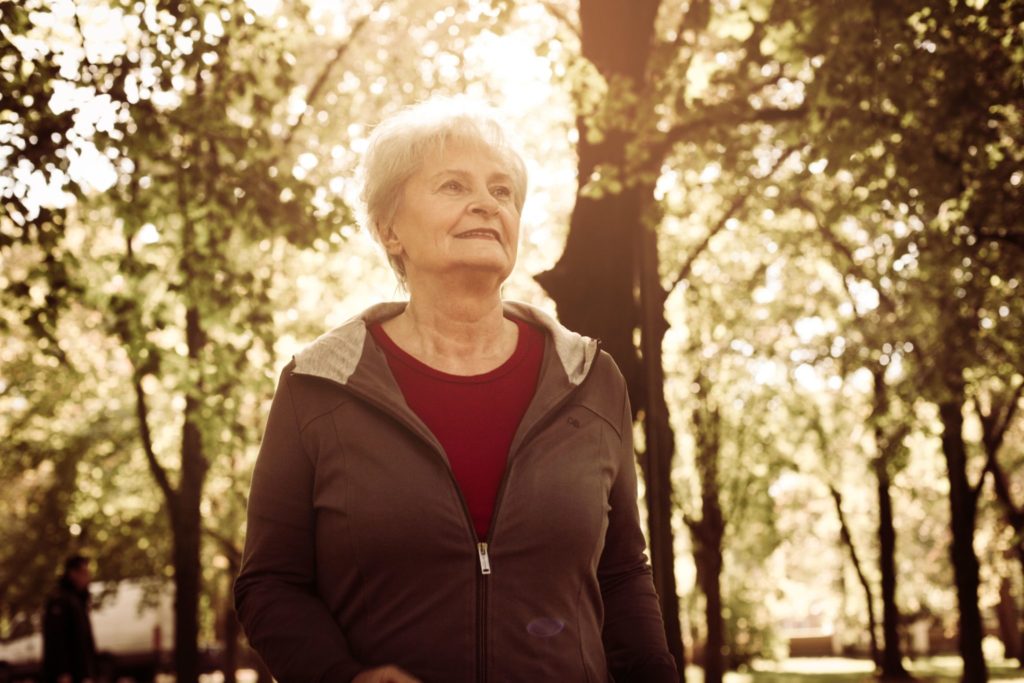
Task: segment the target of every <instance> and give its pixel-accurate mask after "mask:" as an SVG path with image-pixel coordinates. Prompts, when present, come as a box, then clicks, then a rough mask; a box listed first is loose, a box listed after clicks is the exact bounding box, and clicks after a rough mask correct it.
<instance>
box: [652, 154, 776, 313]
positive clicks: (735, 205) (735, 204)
mask: <svg viewBox="0 0 1024 683" xmlns="http://www.w3.org/2000/svg"><path fill="white" fill-rule="evenodd" d="M794 151H796V148H795V147H789V148H787V149H785V150H784V151H783V153H782V154H781V155H780V156H779V158H778V159H777V160H776V161H775V164H773V165H772V169H771V170H770V171H769V172H768V173H767V174H766V175H765V176H764V178H762V179H761V180H767V179H769V178H771V177H772V176H773V175H775V172H776V171H778V170H779V168H780V167H781V166H782V164H783V162H784V161H786V159H788V158H789V157H790V156H791V155H792V154H793V152H794ZM751 195H753V192H750V191H746V192H740V193H737V195H736V196H735V197H733V200H732V204H730V205H729V208H728V209H726V211H725V213H723V214H722V215H721V216H719V218H718V222H717V223H715V225H714V227H712V228H711V229H710V230H709V231H708V234H707V235H705V236H704V239H703V240H702V241H701V243H700V244H698V245H697V246H696V247H695V248H694V250H693V251H691V252H690V254H689V255H688V256H687V257H686V261H684V262H683V265H682V266H681V267H680V268H679V272H677V273H676V276H675V278H674V279H673V280H672V284H671V285H669V287H668V289H666V290H665V293H664V295H663V298H664V299H667V298H668V296H669V295H670V294H671V293H672V292H673V291H674V290H675V288H676V287H678V286H679V283H681V282H682V281H683V280H685V279H686V278H688V277H689V276H690V271H691V270H692V269H693V264H694V262H695V261H696V260H697V258H698V257H699V256H700V255H701V254H702V253H704V251H705V250H706V249H707V248H708V245H709V244H710V243H711V239H712V238H713V237H714V236H715V235H717V234H718V233H720V232H721V231H722V230H723V229H725V226H726V224H727V223H728V222H729V219H731V218H733V217H734V216H735V215H736V214H737V213H738V212H739V211H740V209H742V208H743V207H744V206H745V205H746V203H747V200H748V199H750V197H751Z"/></svg>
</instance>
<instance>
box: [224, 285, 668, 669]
mask: <svg viewBox="0 0 1024 683" xmlns="http://www.w3.org/2000/svg"><path fill="white" fill-rule="evenodd" d="M403 306H404V304H401V303H397V304H381V305H379V306H375V307H373V308H371V309H369V310H367V311H366V312H364V313H363V314H362V315H361V316H359V317H357V318H354V319H353V320H351V321H349V322H348V323H345V324H344V325H342V326H341V327H338V328H337V329H335V330H332V331H331V332H328V333H327V334H325V335H324V336H322V337H321V338H320V339H318V340H317V341H316V342H314V343H313V344H311V345H310V346H309V347H308V348H306V349H305V350H304V351H303V352H302V353H300V354H299V355H298V356H297V357H296V358H295V360H294V361H293V362H292V363H290V364H289V365H288V366H287V367H286V368H285V370H284V372H283V373H282V375H281V380H280V384H279V385H278V389H277V393H276V395H275V396H274V401H273V404H272V407H271V410H270V418H269V420H268V422H267V428H266V433H265V435H264V438H263V444H262V446H261V448H260V453H259V457H258V459H257V462H256V468H255V471H254V474H253V480H252V488H251V491H250V497H249V510H248V530H247V537H246V542H245V553H244V558H243V561H242V568H241V572H240V573H239V576H238V579H237V581H236V583H235V601H236V606H237V611H238V616H239V618H240V620H241V623H242V625H243V627H244V629H245V632H246V634H247V636H248V637H249V641H250V643H251V644H252V645H253V647H254V648H255V649H256V651H257V652H259V654H260V656H261V657H262V658H263V659H264V661H265V662H266V663H267V665H268V666H269V668H270V670H271V672H272V673H273V674H274V676H275V678H277V679H278V680H279V681H281V682H282V683H307V682H309V683H312V682H320V681H323V682H324V683H343V682H347V681H350V680H351V679H352V678H353V677H354V676H355V675H356V674H357V673H359V672H360V671H362V670H364V669H368V668H372V667H375V666H380V665H384V664H396V665H398V666H400V667H402V668H403V669H405V670H407V671H409V672H410V673H411V674H413V675H415V676H416V677H418V678H419V679H421V680H422V681H425V682H426V683H484V682H491V681H493V682H509V683H511V682H539V681H557V682H559V683H563V682H564V683H577V682H578V683H585V682H590V683H605V682H606V681H615V682H616V683H623V682H627V681H636V682H638V683H639V682H645V683H646V682H650V683H663V682H664V683H670V682H672V683H674V682H675V681H678V680H679V679H678V675H677V673H676V668H675V665H674V663H673V660H672V657H671V655H669V653H668V648H667V646H666V644H665V635H664V628H663V625H662V620H661V613H660V610H659V607H658V601H657V597H656V595H655V592H654V587H653V583H652V581H651V574H650V568H649V566H648V564H647V562H646V558H645V556H644V539H643V536H642V534H641V531H640V525H639V521H638V515H637V505H636V470H635V466H634V455H633V446H632V424H631V417H630V410H629V405H628V401H627V397H626V389H625V383H624V381H623V378H622V375H621V374H620V373H619V371H618V368H616V366H615V364H614V362H613V361H612V360H611V357H610V356H608V355H607V354H606V353H604V352H603V351H599V349H598V347H597V343H596V342H594V341H593V340H590V339H587V338H585V337H581V336H579V335H577V334H575V333H573V332H570V331H568V330H566V329H565V328H564V327H562V326H561V325H559V324H558V323H557V322H555V321H554V320H553V319H552V318H550V317H548V316H547V315H545V314H543V313H542V312H540V311H539V310H537V309H535V308H532V307H529V306H526V305H524V304H515V303H507V304H506V315H509V316H512V317H517V318H520V319H523V320H525V321H527V322H530V323H533V324H535V325H538V326H539V327H541V328H543V329H544V330H546V331H547V340H546V345H545V350H544V360H543V362H542V365H541V372H540V377H539V378H538V382H537V390H536V394H535V396H534V398H533V400H532V402H531V403H530V405H529V407H528V408H527V411H526V414H525V415H524V417H523V421H522V423H521V424H520V426H519V429H518V431H517V433H516V435H515V437H514V438H513V441H512V446H511V448H510V451H509V457H508V465H507V468H506V471H505V475H504V479H503V481H502V484H501V488H500V490H499V492H498V497H497V500H496V502H495V508H494V516H493V520H492V523H491V529H490V532H489V536H488V537H487V538H477V537H476V533H475V531H474V529H473V522H472V519H471V518H470V515H469V511H468V510H467V508H466V505H465V502H464V501H463V498H462V495H461V493H460V491H459V487H458V485H457V484H456V481H455V479H454V477H453V475H452V472H451V469H450V468H449V466H448V463H447V460H446V458H445V454H444V450H443V448H442V447H441V445H440V444H439V443H438V442H437V439H436V438H434V436H433V435H432V434H431V433H430V431H429V430H428V429H427V427H426V426H425V425H424V424H423V422H422V421H421V420H420V419H419V418H418V417H417V416H416V415H415V413H413V412H412V410H410V409H409V407H408V406H407V405H406V404H405V401H404V399H403V397H402V393H401V391H400V389H399V388H398V386H397V384H396V383H395V380H394V378H393V377H392V375H391V372H390V370H389V369H388V365H387V361H386V359H385V356H384V353H383V351H382V350H381V349H380V348H378V347H377V345H376V343H375V342H374V341H373V338H372V336H371V335H369V334H368V333H367V329H366V326H367V324H368V323H369V322H373V321H376V320H383V319H386V318H390V317H392V316H394V315H397V314H398V312H400V311H401V310H402V307H403Z"/></svg>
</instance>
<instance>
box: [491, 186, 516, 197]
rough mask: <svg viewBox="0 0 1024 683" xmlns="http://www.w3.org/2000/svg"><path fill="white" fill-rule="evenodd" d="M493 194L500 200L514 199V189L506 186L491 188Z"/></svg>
mask: <svg viewBox="0 0 1024 683" xmlns="http://www.w3.org/2000/svg"><path fill="white" fill-rule="evenodd" d="M491 194H493V195H494V196H495V197H497V198H498V199H510V198H511V197H512V188H510V187H506V186H504V185H498V186H497V187H492V188H491Z"/></svg>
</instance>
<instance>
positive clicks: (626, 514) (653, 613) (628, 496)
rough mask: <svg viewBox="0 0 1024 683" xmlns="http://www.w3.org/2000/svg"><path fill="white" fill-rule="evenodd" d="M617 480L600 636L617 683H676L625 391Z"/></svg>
mask: <svg viewBox="0 0 1024 683" xmlns="http://www.w3.org/2000/svg"><path fill="white" fill-rule="evenodd" d="M620 434H621V449H620V452H619V468H618V470H619V471H618V476H617V477H616V480H615V482H614V483H613V484H612V490H611V494H610V497H609V501H608V502H609V504H610V506H611V510H610V511H609V513H608V531H607V534H606V536H605V546H604V551H603V553H602V555H601V560H600V562H599V564H598V568H597V578H598V581H599V583H600V585H601V596H602V598H603V600H604V609H605V620H604V630H603V633H602V638H603V641H604V648H605V653H606V656H607V659H608V667H609V669H610V670H611V674H612V676H613V677H614V680H615V682H616V683H678V681H679V674H678V672H677V670H676V665H675V660H674V659H673V658H672V655H671V654H670V653H669V650H668V645H667V644H666V640H665V626H664V622H663V621H662V617H661V609H660V607H659V605H658V596H657V594H656V593H655V591H654V581H653V579H652V575H651V567H650V565H649V564H648V563H647V558H646V556H645V555H644V545H645V544H644V537H643V533H642V532H641V530H640V517H639V513H638V511H637V490H636V488H637V484H636V464H635V455H634V452H633V422H632V413H631V411H630V408H629V398H628V396H627V395H626V392H625V389H624V388H623V413H622V426H621V429H620Z"/></svg>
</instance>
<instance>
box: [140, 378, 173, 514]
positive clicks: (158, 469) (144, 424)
mask: <svg viewBox="0 0 1024 683" xmlns="http://www.w3.org/2000/svg"><path fill="white" fill-rule="evenodd" d="M134 384H135V415H136V417H137V418H138V420H139V437H140V438H141V440H142V449H143V451H145V453H146V462H147V463H148V464H149V471H150V473H151V474H152V475H153V478H154V479H155V480H156V483H157V485H158V486H159V487H160V490H161V491H163V494H164V496H165V497H166V498H167V501H168V502H169V503H170V502H173V501H174V499H175V497H176V496H177V491H175V490H174V487H173V486H171V482H170V479H168V478H167V470H165V469H164V467H163V465H161V464H160V461H159V460H157V458H156V452H155V451H154V450H153V437H152V435H151V434H150V431H149V408H148V406H147V405H146V392H145V390H144V389H143V388H142V377H141V376H139V377H136V378H135V382H134Z"/></svg>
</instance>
